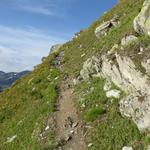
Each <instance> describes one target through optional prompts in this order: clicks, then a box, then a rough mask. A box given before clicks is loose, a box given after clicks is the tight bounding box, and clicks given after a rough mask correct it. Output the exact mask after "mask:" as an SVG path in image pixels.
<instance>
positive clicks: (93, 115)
mask: <svg viewBox="0 0 150 150" xmlns="http://www.w3.org/2000/svg"><path fill="white" fill-rule="evenodd" d="M105 113H106V110H105V109H103V108H101V107H95V108H91V109H90V110H89V111H88V112H87V113H85V115H84V119H85V121H87V122H91V121H94V120H96V119H97V118H98V117H99V116H101V115H103V114H105Z"/></svg>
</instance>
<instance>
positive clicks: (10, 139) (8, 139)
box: [7, 135, 17, 143]
mask: <svg viewBox="0 0 150 150" xmlns="http://www.w3.org/2000/svg"><path fill="white" fill-rule="evenodd" d="M16 138H17V135H14V136H12V137H8V138H7V143H11V142H13V141H14V140H15V139H16Z"/></svg>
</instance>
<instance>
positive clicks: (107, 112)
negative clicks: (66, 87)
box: [75, 78, 148, 150]
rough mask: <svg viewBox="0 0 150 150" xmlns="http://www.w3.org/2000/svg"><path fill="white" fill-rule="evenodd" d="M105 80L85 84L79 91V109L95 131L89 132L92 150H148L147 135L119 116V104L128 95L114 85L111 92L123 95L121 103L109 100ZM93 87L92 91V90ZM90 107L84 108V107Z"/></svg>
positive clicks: (79, 86) (81, 84)
mask: <svg viewBox="0 0 150 150" xmlns="http://www.w3.org/2000/svg"><path fill="white" fill-rule="evenodd" d="M104 83H105V80H104V79H100V78H93V79H91V80H90V82H87V81H83V82H81V83H80V84H79V85H77V87H76V91H75V92H76V95H77V97H78V98H77V106H78V109H79V110H80V112H82V113H81V114H82V115H81V116H82V118H83V120H84V121H85V122H86V123H88V124H89V125H91V126H93V127H94V129H90V130H89V131H88V136H87V137H86V139H87V141H88V143H92V144H93V145H92V147H91V148H89V149H90V150H104V149H106V150H120V149H121V148H122V147H123V146H133V148H135V149H136V150H144V148H146V147H147V145H148V140H146V139H145V135H144V134H141V133H140V131H139V130H138V128H137V126H136V125H135V124H134V123H133V122H132V121H131V120H130V119H127V118H123V117H122V116H121V114H120V113H119V107H118V106H119V101H120V99H121V98H122V97H123V96H124V95H125V93H124V92H123V91H121V90H120V89H119V88H118V87H117V86H116V85H114V84H113V83H112V87H111V89H118V90H120V91H121V96H120V98H119V99H115V98H107V97H106V94H105V91H104V90H103V86H104ZM91 87H92V90H91ZM83 103H84V104H85V106H86V107H84V108H82V107H81V106H82V104H83Z"/></svg>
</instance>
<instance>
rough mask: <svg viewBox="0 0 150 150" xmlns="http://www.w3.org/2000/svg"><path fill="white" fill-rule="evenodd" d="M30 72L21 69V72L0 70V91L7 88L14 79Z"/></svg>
mask: <svg viewBox="0 0 150 150" xmlns="http://www.w3.org/2000/svg"><path fill="white" fill-rule="evenodd" d="M28 73H30V71H22V72H18V73H17V72H9V73H5V72H3V71H0V92H1V91H3V89H5V88H8V87H10V86H11V85H12V83H14V82H15V81H16V80H18V79H19V78H21V77H22V76H24V75H26V74H28Z"/></svg>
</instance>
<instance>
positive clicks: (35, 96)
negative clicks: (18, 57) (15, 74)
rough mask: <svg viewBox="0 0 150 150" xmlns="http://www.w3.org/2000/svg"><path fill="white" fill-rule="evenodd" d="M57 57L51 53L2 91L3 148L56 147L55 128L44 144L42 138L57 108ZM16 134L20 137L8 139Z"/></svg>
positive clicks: (0, 116) (1, 142)
mask: <svg viewBox="0 0 150 150" xmlns="http://www.w3.org/2000/svg"><path fill="white" fill-rule="evenodd" d="M54 58H55V56H54V55H52V56H50V57H48V58H47V60H46V62H44V64H42V65H39V66H38V68H37V69H35V71H33V73H31V74H30V75H28V76H26V77H24V78H23V79H21V80H19V81H17V82H16V83H15V84H14V85H13V87H12V88H11V89H8V90H6V91H5V92H3V93H2V94H1V95H0V104H1V107H0V123H1V124H0V128H1V131H0V134H1V138H0V149H3V150H9V149H10V150H11V149H21V150H24V149H25V150H27V149H29V150H35V149H42V148H43V147H49V149H50V148H51V149H52V143H53V140H54V135H53V131H51V130H49V131H48V132H49V134H48V137H47V139H46V142H45V143H44V144H42V145H40V142H39V140H38V139H39V135H40V133H41V132H42V130H43V129H44V128H45V126H46V120H47V117H48V116H49V115H50V114H51V113H52V112H54V111H55V103H56V100H57V95H58V93H57V83H58V82H59V80H60V78H61V72H60V71H59V70H58V69H56V68H54V67H53V66H51V65H50V62H52V61H53V59H54ZM49 78H50V79H51V80H50V81H49ZM6 95H7V97H6ZM33 133H36V134H33ZM14 135H17V138H16V139H15V140H14V141H13V142H12V143H6V141H7V138H8V137H12V136H14Z"/></svg>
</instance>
